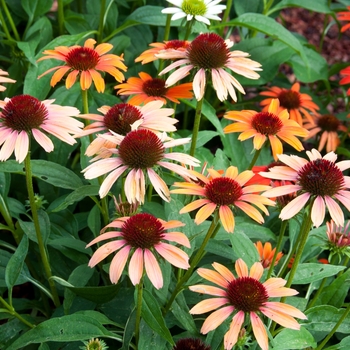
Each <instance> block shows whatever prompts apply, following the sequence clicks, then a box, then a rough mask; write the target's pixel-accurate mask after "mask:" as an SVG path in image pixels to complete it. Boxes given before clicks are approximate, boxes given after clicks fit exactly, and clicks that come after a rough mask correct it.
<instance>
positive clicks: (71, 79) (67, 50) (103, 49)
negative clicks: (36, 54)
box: [38, 39, 127, 92]
mask: <svg viewBox="0 0 350 350" xmlns="http://www.w3.org/2000/svg"><path fill="white" fill-rule="evenodd" d="M95 44H96V41H95V40H94V39H87V40H86V41H85V44H84V46H79V45H74V46H71V47H67V46H58V47H55V49H54V50H45V51H44V52H43V54H44V55H47V56H44V57H41V58H39V59H38V61H42V60H48V59H56V60H60V61H63V62H64V63H65V64H64V65H63V66H57V67H53V68H51V69H49V70H47V71H46V72H44V73H43V74H41V75H40V76H39V77H38V79H40V78H41V77H42V76H44V75H46V74H48V73H51V72H52V71H56V72H55V73H54V74H53V76H52V78H51V86H55V85H56V84H57V83H58V82H59V81H60V80H61V79H62V78H63V76H64V75H65V74H66V73H68V75H67V79H66V88H67V89H70V88H71V87H72V86H73V85H74V83H75V82H76V79H77V77H78V76H79V75H80V87H81V89H82V90H87V89H89V88H90V86H91V84H92V82H93V83H94V85H95V87H96V90H97V91H98V92H104V90H105V81H104V79H103V78H102V76H101V74H100V73H99V72H98V71H101V72H106V73H109V74H111V75H112V76H113V77H114V78H115V79H116V80H117V81H119V82H122V81H123V80H124V75H123V73H122V72H121V71H120V70H122V71H124V72H125V71H126V70H127V67H126V66H125V65H124V63H123V62H122V61H123V57H120V56H117V55H113V54H106V53H107V52H108V51H111V50H112V49H113V45H111V44H108V43H103V44H99V45H97V46H96V47H95V48H94V46H95Z"/></svg>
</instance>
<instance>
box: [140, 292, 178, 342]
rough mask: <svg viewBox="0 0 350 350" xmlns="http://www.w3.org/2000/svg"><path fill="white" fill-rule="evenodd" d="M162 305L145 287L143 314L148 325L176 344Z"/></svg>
mask: <svg viewBox="0 0 350 350" xmlns="http://www.w3.org/2000/svg"><path fill="white" fill-rule="evenodd" d="M160 310H161V309H160V306H159V304H158V302H157V300H156V299H155V298H154V296H153V295H152V294H151V293H150V292H149V291H148V290H147V289H145V290H144V291H143V299H142V308H141V316H142V318H143V320H144V321H145V322H146V323H147V324H148V326H149V327H150V328H151V329H153V330H154V331H155V332H156V333H158V334H159V335H160V336H161V337H162V338H164V339H165V340H167V341H168V342H169V343H170V344H173V345H174V344H175V343H174V340H173V338H172V336H171V334H170V331H169V329H168V328H167V326H166V325H165V321H164V318H163V316H162V313H161V311H160Z"/></svg>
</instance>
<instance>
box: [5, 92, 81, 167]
mask: <svg viewBox="0 0 350 350" xmlns="http://www.w3.org/2000/svg"><path fill="white" fill-rule="evenodd" d="M54 101H55V100H45V101H39V100H38V99H37V98H35V97H33V96H30V95H18V96H14V97H12V98H11V99H10V98H5V100H4V101H0V108H1V109H2V111H1V113H0V145H2V146H1V150H0V161H4V160H7V159H8V158H9V157H10V156H11V154H12V153H13V152H14V153H15V157H16V161H18V162H19V163H22V162H23V161H24V159H25V157H26V156H27V154H28V151H29V144H30V136H31V135H32V136H33V137H34V139H35V140H36V141H37V142H38V143H39V145H40V146H41V147H42V148H44V150H45V151H46V152H52V151H53V149H54V145H53V143H52V141H51V140H50V138H49V137H48V136H47V135H46V134H51V135H53V136H55V137H57V138H58V139H60V140H62V141H64V142H66V143H68V144H70V145H72V144H74V143H76V140H75V139H74V138H73V136H72V135H71V134H76V133H78V132H80V131H81V128H82V127H83V126H84V124H83V123H81V122H80V121H78V120H75V119H74V118H72V116H78V115H79V110H78V109H77V108H75V107H69V106H67V107H64V106H59V105H55V104H53V103H54Z"/></svg>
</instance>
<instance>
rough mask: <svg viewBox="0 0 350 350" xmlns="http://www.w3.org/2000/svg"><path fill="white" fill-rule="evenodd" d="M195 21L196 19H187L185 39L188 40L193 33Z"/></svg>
mask: <svg viewBox="0 0 350 350" xmlns="http://www.w3.org/2000/svg"><path fill="white" fill-rule="evenodd" d="M193 21H194V19H192V20H191V21H187V23H186V33H185V36H184V39H183V40H188V38H189V36H190V34H191V29H192V25H193Z"/></svg>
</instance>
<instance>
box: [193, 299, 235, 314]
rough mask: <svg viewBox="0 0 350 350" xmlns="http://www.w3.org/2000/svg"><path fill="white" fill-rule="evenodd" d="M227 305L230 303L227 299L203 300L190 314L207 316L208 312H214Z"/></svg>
mask: <svg viewBox="0 0 350 350" xmlns="http://www.w3.org/2000/svg"><path fill="white" fill-rule="evenodd" d="M227 303H229V300H228V299H227V298H211V299H206V300H202V301H200V302H199V303H198V304H196V305H195V306H194V307H193V308H192V309H191V310H190V314H192V315H198V314H205V313H206V312H209V311H213V310H215V309H217V308H219V307H221V306H224V305H225V304H227Z"/></svg>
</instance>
